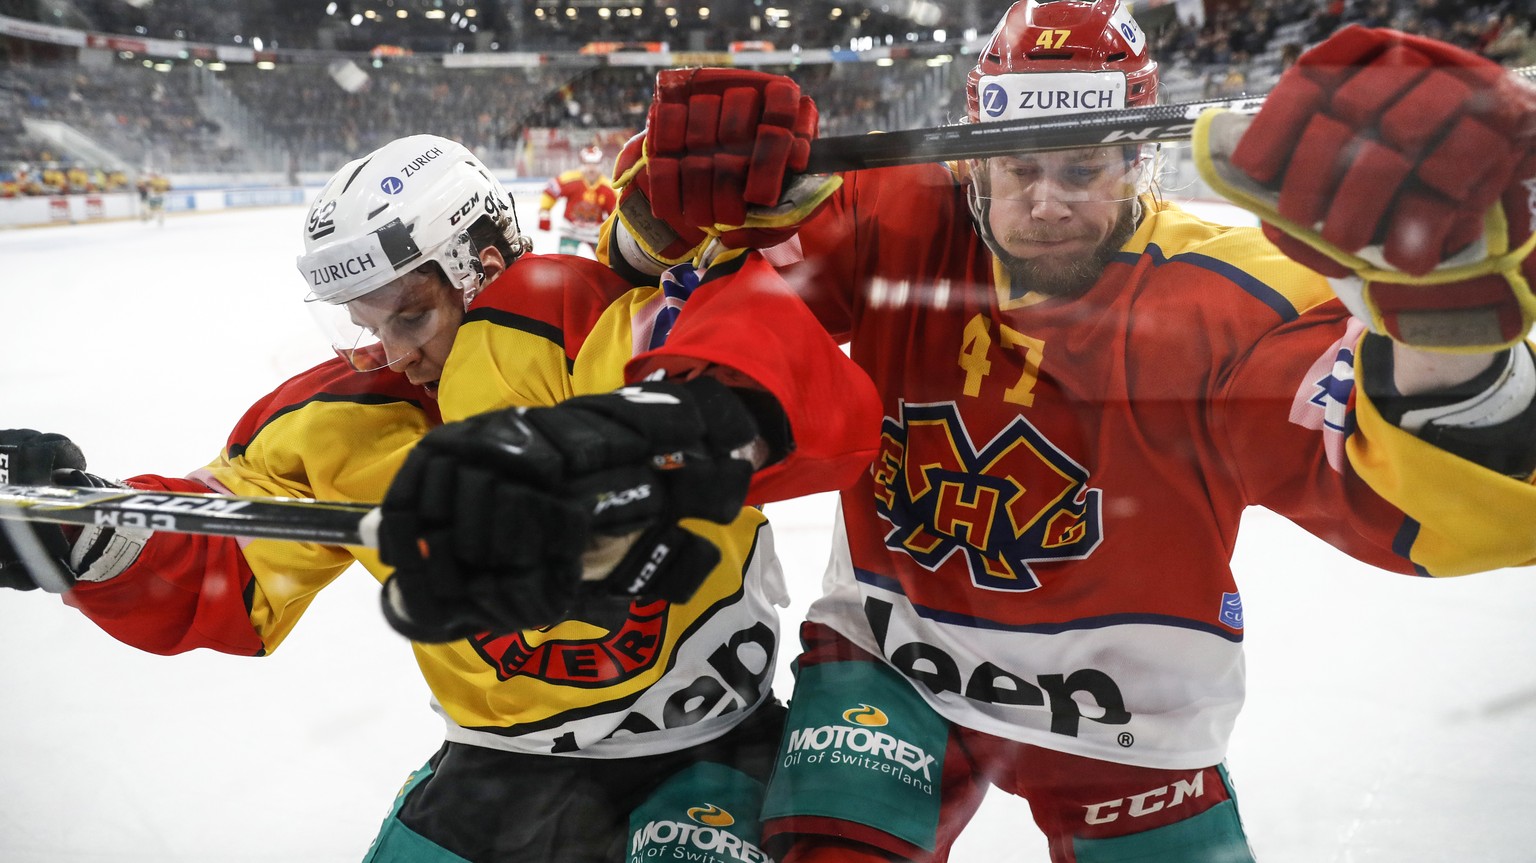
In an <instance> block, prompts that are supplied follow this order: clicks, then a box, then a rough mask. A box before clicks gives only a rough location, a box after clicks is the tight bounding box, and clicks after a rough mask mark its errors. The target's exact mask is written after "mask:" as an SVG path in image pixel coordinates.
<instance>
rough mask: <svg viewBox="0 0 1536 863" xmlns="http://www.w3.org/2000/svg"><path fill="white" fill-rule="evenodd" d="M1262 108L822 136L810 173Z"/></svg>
mask: <svg viewBox="0 0 1536 863" xmlns="http://www.w3.org/2000/svg"><path fill="white" fill-rule="evenodd" d="M1513 71H1514V73H1515V74H1516V75H1519V76H1520V77H1522V78H1525V79H1526V80H1528V81H1530V80H1536V66H1526V67H1523V68H1520V69H1515V70H1513ZM1263 104H1264V97H1263V96H1262V95H1257V96H1241V97H1238V98H1236V99H1213V100H1207V101H1200V102H1179V103H1176V104H1172V105H1151V106H1148V107H1145V108H1121V109H1118V110H1114V111H1095V112H1092V113H1087V114H1078V115H1063V116H1060V117H1049V118H1046V119H1040V120H1003V121H999V122H994V123H968V124H961V125H955V126H936V127H933V128H928V129H909V130H906V131H901V132H886V133H883V134H877V135H840V136H836V137H831V138H818V139H817V140H815V141H812V142H811V155H810V161H809V163H808V164H807V165H806V173H811V174H828V173H836V172H839V171H861V170H864V169H866V168H884V167H889V166H892V165H916V164H920V163H923V162H947V161H951V160H957V159H985V158H990V157H992V156H1004V155H1007V154H1009V153H1021V152H1030V151H1037V150H1067V149H1075V148H1078V147H1102V146H1107V145H1111V144H1166V143H1172V142H1176V141H1188V140H1189V137H1190V133H1191V131H1192V130H1193V129H1194V127H1195V120H1196V119H1197V118H1198V117H1199V116H1200V114H1201V113H1202V112H1204V111H1206V110H1208V109H1211V108H1222V109H1225V110H1228V111H1237V112H1239V113H1254V112H1256V111H1258V109H1259V106H1261V105H1263Z"/></svg>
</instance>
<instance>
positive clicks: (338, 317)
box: [307, 266, 463, 372]
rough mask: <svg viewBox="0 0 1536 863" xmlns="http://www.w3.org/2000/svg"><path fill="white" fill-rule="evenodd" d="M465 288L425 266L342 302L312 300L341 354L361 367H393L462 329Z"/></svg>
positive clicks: (313, 310) (312, 310)
mask: <svg viewBox="0 0 1536 863" xmlns="http://www.w3.org/2000/svg"><path fill="white" fill-rule="evenodd" d="M461 293H462V292H460V291H458V290H456V289H452V288H449V287H448V286H447V285H446V284H444V282H443V280H442V277H441V276H439V275H438V272H437V269H436V267H435V266H433V267H422V268H420V269H417V270H413V271H412V272H409V273H406V274H405V275H403V276H401V277H400V278H398V279H395V280H394V281H392V282H390V283H389V284H387V285H385V286H384V287H382V288H379V289H378V290H374V291H370V292H368V293H366V294H364V295H362V296H361V297H358V298H357V299H355V300H352V301H350V302H347V303H341V304H331V303H326V302H309V303H308V304H307V305H308V306H309V310H310V313H311V314H312V315H314V317H315V320H316V321H317V322H318V323H319V324H320V329H321V330H322V331H323V332H324V333H325V335H326V337H327V338H329V339H330V341H331V346H332V347H333V348H334V349H335V350H336V354H337V355H338V356H340V357H341V358H342V359H344V360H346V361H347V363H348V364H349V365H351V366H352V368H354V369H356V370H357V371H360V372H372V371H378V370H379V369H384V368H389V367H390V366H393V365H396V364H397V363H399V362H400V361H401V360H403V359H405V358H407V357H409V356H411V355H412V354H414V353H415V352H417V351H419V350H421V349H422V347H424V346H425V345H426V344H427V343H428V342H430V341H431V340H432V339H433V338H434V337H435V336H437V335H438V334H439V333H441V332H442V331H443V329H444V328H445V327H454V328H457V327H458V325H459V322H460V319H461V314H462V311H463V303H462V301H461V300H460V298H459V296H460V294H461Z"/></svg>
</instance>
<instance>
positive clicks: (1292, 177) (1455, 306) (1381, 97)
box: [1195, 27, 1536, 351]
mask: <svg viewBox="0 0 1536 863" xmlns="http://www.w3.org/2000/svg"><path fill="white" fill-rule="evenodd" d="M1195 154H1196V155H1195V159H1196V164H1197V165H1198V166H1199V168H1200V171H1201V174H1202V176H1204V177H1205V179H1206V181H1207V182H1208V183H1210V184H1211V186H1212V187H1214V188H1215V189H1216V190H1217V191H1219V192H1220V193H1221V194H1223V195H1224V196H1226V197H1228V198H1230V199H1231V200H1233V201H1235V202H1236V203H1238V204H1240V205H1242V206H1244V207H1246V208H1247V209H1249V210H1252V211H1253V212H1254V213H1257V214H1258V215H1259V217H1260V218H1261V219H1262V220H1263V222H1264V233H1265V235H1266V236H1267V237H1269V239H1270V240H1271V241H1272V242H1274V243H1275V245H1277V246H1278V247H1279V248H1280V249H1281V250H1282V251H1284V252H1285V253H1286V254H1287V255H1288V256H1290V257H1291V258H1294V259H1295V260H1297V261H1300V262H1301V263H1303V264H1305V265H1307V266H1308V267H1310V268H1312V269H1313V270H1316V271H1317V272H1319V273H1322V274H1323V275H1325V276H1328V277H1330V279H1331V280H1332V282H1333V286H1334V289H1335V291H1336V292H1338V294H1339V296H1340V298H1341V299H1343V300H1344V302H1345V304H1346V305H1348V306H1349V308H1350V310H1351V311H1352V312H1354V314H1355V315H1356V316H1358V317H1359V318H1361V319H1362V320H1363V321H1365V322H1366V323H1367V324H1369V325H1370V326H1371V328H1372V329H1373V330H1375V331H1376V332H1380V333H1384V334H1386V335H1389V336H1391V337H1392V338H1393V339H1396V340H1397V341H1400V342H1403V343H1405V344H1410V345H1414V346H1417V347H1424V348H1432V349H1441V350H1464V351H1486V350H1493V349H1497V348H1500V347H1505V346H1508V345H1510V344H1513V343H1514V342H1516V341H1518V340H1520V339H1521V338H1522V337H1523V336H1524V334H1525V333H1526V331H1528V330H1529V329H1530V327H1531V324H1532V322H1533V321H1536V297H1533V296H1532V293H1531V284H1532V280H1533V278H1536V259H1533V258H1532V256H1531V254H1530V253H1531V249H1532V248H1533V246H1536V238H1533V235H1532V232H1531V224H1532V221H1533V210H1536V89H1533V88H1532V87H1530V86H1529V85H1527V84H1525V83H1524V82H1522V81H1521V80H1520V79H1518V78H1517V77H1515V76H1514V75H1512V74H1510V73H1508V72H1507V71H1506V70H1504V69H1503V68H1501V67H1500V66H1498V65H1496V64H1494V63H1492V62H1490V61H1488V60H1486V59H1483V58H1481V57H1478V56H1476V55H1474V54H1471V53H1468V52H1466V51H1463V50H1461V49H1459V48H1455V47H1452V46H1450V45H1446V44H1444V43H1440V42H1435V41H1433V40H1430V39H1424V38H1421V37H1417V36H1410V35H1406V34H1403V33H1398V32H1395V31H1392V30H1370V29H1365V28H1361V27H1349V28H1346V29H1344V30H1342V31H1340V32H1339V33H1337V34H1335V35H1334V36H1332V37H1331V38H1329V39H1328V40H1327V41H1325V42H1323V43H1322V44H1321V45H1319V46H1317V47H1316V48H1314V49H1312V50H1311V51H1308V52H1307V53H1305V54H1303V55H1302V56H1301V58H1300V59H1299V60H1298V61H1297V63H1296V65H1295V66H1294V67H1293V68H1291V69H1290V70H1289V71H1287V72H1286V73H1285V75H1283V76H1282V77H1281V79H1280V83H1279V84H1278V85H1277V86H1276V87H1275V89H1274V90H1273V91H1272V92H1271V93H1270V94H1269V96H1268V97H1266V98H1265V100H1264V107H1263V109H1262V110H1261V111H1260V112H1259V113H1258V115H1256V116H1255V117H1253V118H1251V120H1250V118H1247V117H1243V116H1239V115H1235V114H1229V113H1220V112H1210V113H1208V114H1207V115H1206V116H1203V117H1201V119H1200V122H1199V123H1197V124H1196V130H1195Z"/></svg>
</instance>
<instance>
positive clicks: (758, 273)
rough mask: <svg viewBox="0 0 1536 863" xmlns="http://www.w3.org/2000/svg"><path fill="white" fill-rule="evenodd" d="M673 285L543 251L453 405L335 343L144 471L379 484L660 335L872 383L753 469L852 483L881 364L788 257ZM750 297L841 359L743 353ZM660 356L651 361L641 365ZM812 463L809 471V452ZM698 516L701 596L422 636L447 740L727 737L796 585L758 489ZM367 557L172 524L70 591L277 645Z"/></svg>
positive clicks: (269, 484) (756, 364)
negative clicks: (332, 355) (663, 326)
mask: <svg viewBox="0 0 1536 863" xmlns="http://www.w3.org/2000/svg"><path fill="white" fill-rule="evenodd" d="M662 294H663V292H662V290H661V289H659V288H646V289H635V290H631V289H630V288H629V286H628V285H626V284H624V283H622V281H621V280H619V279H618V277H617V276H615V275H614V274H613V273H612V272H611V271H610V270H608V269H607V268H605V267H602V266H601V265H599V264H597V263H596V262H590V261H586V260H582V259H577V258H571V257H564V256H537V255H529V256H525V257H523V258H521V259H519V260H518V261H516V262H515V263H513V264H512V265H511V266H510V267H509V268H508V270H507V271H506V272H505V273H504V274H502V275H501V276H500V277H499V278H498V279H497V280H496V281H495V282H493V283H491V284H490V285H489V286H487V287H486V289H485V290H483V291H482V292H481V293H480V295H479V296H478V297H477V298H476V299H475V302H474V303H473V304H472V305H471V307H470V309H469V310H468V311H467V313H466V317H465V320H464V323H463V325H462V326H461V328H460V330H459V333H458V336H457V338H456V340H455V343H454V348H453V352H452V354H451V355H450V357H449V360H448V362H447V364H446V366H445V369H444V372H443V377H442V380H441V382H440V387H439V391H438V392H439V400H438V401H435V402H434V401H433V400H432V399H430V398H428V397H427V396H426V393H425V392H424V391H423V390H422V389H421V388H419V387H416V386H413V385H411V384H410V383H409V382H408V381H406V380H405V378H404V377H403V376H401V375H399V374H396V373H394V372H391V371H388V370H385V371H379V372H374V373H369V374H359V373H356V372H353V371H351V370H350V369H349V368H348V367H346V366H345V365H344V364H343V363H342V362H341V361H340V360H333V361H330V362H327V363H322V364H321V365H319V366H317V367H315V368H314V369H311V370H310V371H308V372H305V373H303V374H301V375H298V376H296V377H294V378H293V379H291V380H289V381H287V382H286V383H284V384H283V385H282V386H281V387H279V388H278V389H276V390H275V391H274V392H272V393H271V394H269V395H268V396H267V397H265V398H263V399H262V400H261V401H259V402H258V403H257V404H255V405H254V406H253V407H252V408H251V409H250V411H249V412H248V413H247V414H246V416H245V417H244V418H243V419H242V420H241V421H240V422H239V423H238V424H237V426H236V427H235V429H234V431H233V432H232V433H231V435H230V437H229V439H228V441H227V443H226V445H225V447H224V449H223V451H222V452H221V453H220V454H219V457H218V458H217V459H215V460H214V461H213V462H212V463H210V464H209V465H207V466H206V467H204V468H202V469H200V470H198V471H196V472H194V473H193V474H192V475H191V476H189V477H187V478H180V479H172V478H166V477H158V476H139V477H135V478H133V479H132V480H130V482H131V483H132V484H134V485H136V486H141V487H146V488H157V489H176V490H187V491H207V490H209V489H212V490H214V491H217V492H223V493H231V494H240V495H281V496H290V497H312V498H318V499H326V500H349V501H378V500H381V499H382V498H383V497H384V494H385V491H386V490H387V488H388V486H389V482H390V480H391V478H392V477H393V476H394V474H395V472H396V471H397V470H398V469H399V466H400V465H401V463H402V462H403V460H404V458H405V457H406V455H407V454H408V452H409V450H410V448H411V446H413V445H414V444H415V442H416V441H417V440H419V439H420V437H421V436H422V435H423V434H425V433H426V432H427V431H428V430H429V429H430V428H432V427H433V426H435V425H437V424H438V423H439V422H440V421H442V420H452V419H457V418H462V417H465V416H469V415H471V414H473V413H477V412H480V411H483V410H488V409H492V408H500V407H507V406H512V405H526V406H537V405H549V404H554V403H556V402H558V401H561V400H563V399H565V398H568V397H570V396H573V395H577V394H583V393H594V392H603V391H607V390H611V389H613V388H614V387H617V386H619V385H621V384H623V383H624V381H625V380H626V363H629V362H630V361H631V358H632V357H634V356H635V355H636V354H637V353H640V352H647V353H646V356H645V357H643V358H642V360H641V362H643V363H644V369H645V370H650V369H652V368H655V367H658V366H664V365H668V364H675V365H676V366H677V367H678V368H680V369H689V368H694V367H696V366H697V365H698V364H701V363H702V364H709V363H718V362H723V361H725V360H727V359H729V357H731V356H733V355H735V356H739V357H740V358H741V361H740V363H738V364H736V365H735V366H733V368H735V369H736V370H737V371H738V372H739V373H741V374H742V375H744V376H746V377H747V378H750V379H751V380H753V381H757V382H759V383H761V384H762V385H763V386H765V387H767V388H768V389H770V390H771V391H773V392H774V393H775V394H776V395H778V396H779V397H780V398H783V399H785V400H786V401H789V402H795V403H805V402H813V403H814V402H815V401H816V400H818V399H826V398H830V397H832V395H831V394H832V393H843V392H846V391H847V390H848V388H849V387H855V388H857V387H860V386H862V387H863V390H861V392H864V393H866V394H867V396H868V398H867V400H866V401H865V403H864V404H863V409H862V410H861V409H860V403H859V402H858V400H857V399H854V400H853V401H852V402H851V403H850V405H851V406H850V417H849V420H848V422H847V424H843V425H840V424H836V423H834V424H832V425H830V426H828V425H817V426H811V425H804V416H805V415H804V414H803V413H797V414H792V415H791V417H790V420H791V424H792V428H793V429H794V431H795V434H796V440H797V444H798V445H799V446H798V449H797V451H796V453H795V455H794V456H793V457H792V458H791V459H790V464H787V465H786V466H784V467H783V468H780V469H775V470H778V474H777V475H776V474H775V472H774V470H770V471H765V472H764V474H763V481H762V482H761V483H755V484H754V486H753V488H754V495H755V496H756V499H760V500H766V499H769V498H770V497H772V496H775V495H776V496H781V497H782V496H792V495H794V494H799V493H807V492H810V491H818V490H823V489H829V488H833V487H835V485H828V484H827V483H846V482H849V481H851V480H852V479H853V477H854V476H855V475H856V474H857V473H858V471H859V470H860V469H861V468H863V467H864V466H865V465H867V463H868V461H869V459H870V457H871V456H872V454H873V451H874V429H875V426H876V424H877V422H876V420H877V413H876V411H875V409H874V402H873V393H872V390H871V389H869V386H868V382H867V379H865V378H864V377H863V375H862V373H860V372H859V371H858V370H857V369H856V368H854V367H853V366H852V364H851V363H849V362H847V360H846V358H845V357H844V356H843V355H842V354H841V352H840V351H839V350H838V348H837V346H836V345H835V344H834V343H833V342H832V341H831V339H829V338H827V336H826V335H825V333H823V332H822V330H821V329H820V327H818V326H817V325H816V322H815V320H814V319H813V318H812V317H811V316H810V314H809V313H808V312H807V311H806V310H805V308H804V306H803V305H801V304H800V303H799V301H798V300H797V299H796V298H795V297H794V296H793V294H792V293H790V292H789V291H788V289H787V288H786V287H785V286H784V285H783V284H782V283H781V282H779V281H778V279H777V276H776V274H775V273H774V272H773V270H772V269H771V268H769V267H767V266H766V265H763V264H761V263H752V262H749V265H747V266H741V267H738V268H734V269H732V270H731V271H730V272H722V273H720V274H712V275H711V276H710V277H707V278H706V279H705V280H704V283H703V284H702V285H700V286H699V287H698V288H697V289H696V290H694V291H693V293H692V296H691V297H685V298H681V299H678V298H667V297H664V296H663V295H662ZM681 300H686V303H685V304H684V307H685V310H686V313H685V314H682V315H680V316H679V317H678V318H677V319H676V324H675V326H674V327H673V329H672V330H671V334H670V336H669V337H668V338H666V339H665V346H661V347H659V348H658V349H654V350H652V348H653V343H654V344H655V345H659V344H660V342H661V339H658V338H657V336H658V333H657V332H656V323H655V319H656V317H657V313H658V312H660V311H661V310H662V309H665V308H669V307H675V306H676V305H677V302H681ZM744 308H750V309H752V310H754V312H755V313H756V314H757V315H758V317H757V318H756V320H757V321H758V322H759V323H761V322H768V323H770V324H771V325H772V326H773V327H774V329H775V330H776V331H777V333H778V335H777V336H776V338H778V339H780V340H782V341H783V343H784V345H783V346H784V347H785V348H788V349H792V351H793V353H786V354H784V355H783V356H794V357H796V361H797V362H804V361H805V360H806V359H807V357H809V358H811V363H810V364H811V365H812V366H814V367H818V368H820V369H821V371H820V372H819V373H813V374H811V375H806V374H804V373H800V372H798V371H797V373H796V374H794V375H791V374H790V373H789V371H788V368H787V367H788V365H789V364H788V363H787V361H786V360H784V359H783V358H782V356H780V355H778V354H774V355H770V356H768V357H761V356H745V355H744V354H745V350H744V348H743V347H742V346H743V345H745V344H748V343H749V341H750V339H751V337H752V333H751V331H750V330H751V327H749V326H748V322H751V321H753V320H754V319H753V318H752V317H751V316H749V315H747V314H746V313H745V311H744ZM641 368H642V367H641V365H640V364H639V363H637V364H636V365H635V367H634V368H633V369H631V375H630V377H629V378H628V379H630V380H634V379H636V377H635V376H636V375H637V374H638V373H639V372H640V370H641ZM818 374H819V375H821V376H820V377H818ZM850 376H851V377H850ZM861 382H862V383H861ZM797 422H799V423H801V424H802V425H800V426H795V425H794V424H795V423H797ZM800 459H804V460H806V463H808V464H810V465H811V469H810V470H808V471H800V470H798V469H796V468H795V467H794V464H796V463H798V460H800ZM776 476H777V478H776ZM807 476H809V479H806V478H805V477H807ZM807 483H809V484H807ZM685 526H686V527H688V528H689V529H690V530H695V531H697V532H699V533H701V534H705V535H707V536H708V537H709V538H710V539H711V540H713V541H714V542H715V543H716V544H717V545H718V546H719V547H720V549H721V551H722V560H721V563H720V564H719V566H717V567H716V569H715V571H714V572H713V573H712V574H711V575H710V577H709V579H708V580H707V581H706V583H705V584H704V586H703V587H702V588H700V590H699V592H698V593H697V594H696V595H695V596H694V597H693V598H692V599H690V600H689V601H688V602H686V603H679V604H668V603H665V602H656V603H649V604H639V603H636V604H632V605H631V606H630V608H629V613H628V616H627V618H625V619H624V620H623V621H622V622H617V623H616V622H613V621H585V620H570V621H565V622H562V623H559V624H556V625H554V626H551V627H547V628H544V629H541V630H537V631H526V632H517V633H510V634H502V635H485V636H481V637H476V638H471V639H467V640H464V641H459V642H454V643H450V644H415V645H413V648H414V652H415V654H416V658H417V661H418V664H419V665H420V668H421V672H422V674H423V675H424V676H425V678H426V681H427V683H428V684H429V686H430V688H431V690H432V693H433V696H434V702H435V706H436V708H437V709H438V710H439V711H440V712H441V713H442V714H443V715H444V716H445V717H446V718H447V720H448V737H449V738H450V739H453V740H458V741H461V742H468V743H474V744H477V745H482V746H489V747H494V748H502V749H508V750H513V751H520V752H527V753H534V754H549V753H559V754H569V755H588V756H595V757H622V756H630V755H638V754H644V753H648V752H657V751H670V750H675V749H680V748H683V747H686V746H689V745H692V744H695V743H698V742H702V741H703V740H707V739H710V738H712V737H715V736H717V735H719V734H721V733H724V732H725V731H726V730H728V729H729V728H731V727H732V726H733V725H734V724H735V723H736V722H737V721H739V720H740V719H741V718H743V717H744V716H745V715H746V714H747V713H748V712H749V711H748V708H750V707H752V706H754V705H755V704H757V703H758V702H759V701H760V700H762V699H763V698H765V697H767V696H768V694H769V693H770V691H771V690H770V684H771V675H772V671H773V667H774V659H773V658H774V655H775V651H776V649H777V646H778V639H779V635H778V621H777V611H776V609H775V608H774V606H775V604H782V603H783V602H784V601H785V597H784V587H783V585H782V574H781V573H780V571H779V568H778V562H777V559H776V557H775V556H774V554H773V548H772V537H771V534H770V533H769V532H768V530H767V527H766V523H765V520H764V518H763V516H762V514H761V513H760V512H759V511H758V510H757V509H755V508H752V507H747V508H744V509H743V510H742V511H741V513H740V515H739V516H738V517H737V519H736V520H735V521H734V522H733V523H732V524H730V525H716V524H712V523H708V522H699V521H687V522H685ZM512 527H513V526H509V529H512ZM354 562H361V563H362V564H363V567H364V568H365V569H366V570H367V571H368V572H370V573H372V575H373V577H375V578H376V579H379V580H381V581H382V580H383V579H384V578H386V577H387V576H388V575H389V568H388V567H386V566H384V565H383V564H382V563H381V562H380V561H379V559H378V556H377V554H376V553H374V552H372V551H369V550H366V549H355V548H341V547H334V546H322V545H313V544H301V543H294V542H278V541H272V540H235V539H230V538H218V537H199V536H189V535H177V534H164V533H162V534H156V535H155V536H153V537H152V538H151V540H150V541H149V542H148V543H147V544H146V547H145V550H144V552H143V553H142V554H141V555H140V557H139V558H138V560H137V561H136V562H135V563H134V564H133V565H132V566H131V567H129V568H128V569H127V570H126V571H125V572H124V573H123V574H121V575H119V576H117V577H116V578H114V579H111V580H109V581H106V582H102V583H98V584H81V585H79V586H78V587H77V588H75V589H74V590H73V591H72V592H71V593H70V594H69V595H68V597H67V600H68V601H69V602H70V603H71V604H73V605H75V606H77V607H78V608H80V609H81V610H82V611H84V612H85V613H86V614H87V615H88V616H89V617H91V618H92V619H93V620H94V621H96V622H97V623H98V624H99V625H100V626H101V627H102V628H103V629H105V630H106V631H107V632H109V633H110V634H112V635H113V636H115V637H117V638H118V639H120V640H122V641H125V642H127V643H128V644H132V645H134V646H137V647H140V648H142V649H145V650H148V651H152V652H156V653H166V654H169V653H179V652H183V651H186V650H191V649H194V648H198V647H206V648H211V649H215V650H220V651H223V652H227V653H235V654H244V655H261V654H265V653H268V652H270V651H272V650H274V649H276V648H277V647H278V646H279V645H280V644H281V643H282V641H283V639H284V638H285V637H286V636H287V635H288V633H289V632H290V631H291V630H292V628H293V626H294V625H295V624H296V623H297V622H298V620H299V618H300V617H301V615H302V614H303V613H304V610H305V609H306V608H307V607H308V605H309V603H310V602H311V601H312V600H313V598H314V596H315V595H316V594H317V593H318V592H319V591H320V590H321V589H323V588H324V587H325V586H326V585H327V584H329V583H330V582H331V581H332V580H334V579H336V578H337V577H339V576H341V574H342V573H343V572H344V571H345V570H347V569H348V568H349V567H350V566H351V565H352V563H354Z"/></svg>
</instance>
